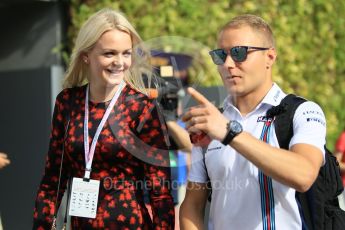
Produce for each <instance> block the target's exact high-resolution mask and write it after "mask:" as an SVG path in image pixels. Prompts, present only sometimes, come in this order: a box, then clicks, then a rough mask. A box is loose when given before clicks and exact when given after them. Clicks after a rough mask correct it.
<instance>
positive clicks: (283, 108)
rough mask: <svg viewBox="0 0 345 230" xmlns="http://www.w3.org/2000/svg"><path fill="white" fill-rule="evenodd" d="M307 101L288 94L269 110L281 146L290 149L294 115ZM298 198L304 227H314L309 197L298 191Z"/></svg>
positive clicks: (268, 113) (268, 114)
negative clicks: (273, 118)
mask: <svg viewBox="0 0 345 230" xmlns="http://www.w3.org/2000/svg"><path fill="white" fill-rule="evenodd" d="M305 101H306V99H304V98H302V97H298V96H296V95H294V94H288V95H287V96H286V97H285V98H283V100H282V101H281V102H280V104H279V105H278V106H274V107H272V108H271V109H270V110H268V111H267V116H268V117H275V120H274V126H275V132H276V136H277V139H278V143H279V146H280V148H283V149H286V150H288V149H289V144H290V140H291V138H292V136H293V117H294V115H295V112H296V109H297V108H298V106H299V105H301V104H302V103H303V102H305ZM296 200H297V203H298V206H299V207H298V208H299V210H300V213H301V214H302V216H303V218H302V221H303V229H314V228H313V224H312V223H313V221H312V219H313V218H312V214H311V212H310V207H309V203H310V201H309V200H308V197H307V196H306V195H305V194H301V193H298V192H296Z"/></svg>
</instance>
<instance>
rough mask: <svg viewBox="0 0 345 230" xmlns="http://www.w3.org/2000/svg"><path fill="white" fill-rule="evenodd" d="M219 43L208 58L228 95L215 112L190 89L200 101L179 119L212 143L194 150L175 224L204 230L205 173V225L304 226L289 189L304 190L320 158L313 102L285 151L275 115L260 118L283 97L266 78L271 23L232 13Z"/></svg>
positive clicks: (271, 56)
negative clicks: (204, 135)
mask: <svg viewBox="0 0 345 230" xmlns="http://www.w3.org/2000/svg"><path fill="white" fill-rule="evenodd" d="M217 46H218V49H216V50H213V51H211V52H210V55H211V58H212V60H213V62H214V63H215V64H216V65H217V67H218V71H219V73H220V75H221V77H222V80H223V83H224V86H225V88H226V90H227V91H228V94H229V95H228V97H227V98H226V99H225V100H224V106H223V108H224V112H223V113H221V112H219V110H218V109H217V108H216V107H215V106H214V105H212V104H211V103H210V102H209V101H208V100H207V99H206V98H205V97H203V96H202V95H201V94H199V93H198V92H197V91H195V90H194V89H191V88H189V93H190V94H191V96H192V97H193V98H194V99H195V100H196V101H197V102H198V103H199V105H198V106H196V107H193V108H191V109H190V110H189V111H188V112H187V113H186V114H185V115H184V116H183V120H184V121H185V122H186V126H187V129H188V131H189V133H190V134H191V135H193V134H195V133H198V132H204V133H206V134H207V135H208V136H209V138H210V139H211V141H210V143H208V144H207V145H204V146H194V147H193V150H192V165H191V171H190V174H189V178H188V180H189V183H188V186H187V187H188V189H187V193H186V197H185V200H184V201H183V204H182V206H181V210H180V222H181V228H182V229H187V230H193V229H203V224H204V223H203V222H204V208H205V204H206V201H207V197H208V191H207V182H208V178H210V181H211V184H212V201H211V204H210V214H209V221H208V228H209V229H215V230H223V229H241V230H253V229H260V230H262V229H264V230H265V229H269V230H274V229H279V230H280V229H284V230H285V229H288V230H290V229H291V230H296V229H302V226H303V224H302V218H301V216H300V212H299V207H298V204H297V202H296V199H295V192H296V191H300V192H304V191H306V190H308V188H309V187H310V186H311V185H312V184H313V182H314V181H315V179H316V177H317V175H318V172H319V169H320V166H321V165H322V164H323V162H324V154H325V153H324V144H325V136H326V121H325V117H324V113H323V111H322V109H321V108H320V107H319V106H318V105H317V104H315V103H314V102H310V101H308V102H305V103H302V104H301V105H300V106H299V107H298V109H297V110H296V112H295V115H294V118H293V132H294V134H293V136H292V139H291V141H290V145H289V150H284V149H280V148H279V144H278V141H277V137H276V134H275V130H274V123H273V119H269V118H267V117H266V112H267V111H268V110H269V109H270V108H272V106H277V105H278V104H279V103H280V101H281V100H282V99H283V98H284V97H285V96H286V94H285V93H284V92H283V91H282V90H281V89H280V88H279V86H278V85H277V84H275V83H274V82H273V80H272V67H273V64H274V62H275V61H276V51H275V44H274V37H273V34H272V31H271V29H270V27H269V25H268V24H267V23H266V22H265V21H264V20H263V19H261V18H260V17H257V16H254V15H242V16H238V17H236V18H234V19H232V20H231V21H230V22H228V23H227V24H226V25H225V26H224V27H223V28H222V29H221V31H220V33H219V35H218V42H217ZM196 145H198V143H197V144H196Z"/></svg>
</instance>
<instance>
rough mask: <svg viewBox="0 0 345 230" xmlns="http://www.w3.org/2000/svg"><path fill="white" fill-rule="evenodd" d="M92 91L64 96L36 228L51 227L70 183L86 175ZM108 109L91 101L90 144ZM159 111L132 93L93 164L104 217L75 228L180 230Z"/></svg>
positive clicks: (76, 220)
mask: <svg viewBox="0 0 345 230" xmlns="http://www.w3.org/2000/svg"><path fill="white" fill-rule="evenodd" d="M85 91H86V86H82V87H75V88H69V89H65V90H63V91H62V92H61V93H60V94H59V95H58V96H57V98H56V103H55V109H54V114H53V119H52V130H51V136H50V144H49V151H48V156H47V159H46V165H45V172H44V175H43V178H42V181H41V184H40V186H39V189H38V193H37V198H36V203H35V210H34V223H33V229H42V230H43V229H50V228H51V225H52V221H53V215H54V213H55V210H56V209H57V208H58V207H59V205H60V202H61V199H62V195H63V193H64V191H65V189H66V185H67V181H68V179H69V178H73V177H79V178H82V177H83V175H84V172H85V156H84V137H83V131H84V114H85V113H84V105H85V104H84V103H85V93H86V92H85ZM108 104H109V102H102V103H94V102H92V101H89V123H88V128H89V144H91V142H92V139H93V136H94V134H95V132H96V129H97V127H98V125H99V123H100V121H101V119H102V117H103V114H104V113H105V110H106V109H107V106H108ZM158 111H159V109H158V107H157V105H156V103H155V102H154V101H152V100H151V99H149V98H148V97H147V96H145V95H144V94H142V93H139V92H138V91H136V90H134V89H133V88H131V87H130V86H128V85H126V86H125V87H124V89H123V90H122V92H121V95H120V97H119V98H118V100H117V102H116V104H115V106H114V108H113V110H112V112H111V113H110V116H109V117H108V119H107V122H106V123H105V125H104V127H103V129H102V131H101V133H100V136H99V138H98V142H97V145H96V149H95V154H94V158H93V162H92V172H91V177H90V178H91V179H94V180H99V181H100V189H99V198H98V207H97V215H96V218H95V219H89V218H83V217H72V218H71V228H72V229H174V221H175V220H174V204H173V199H172V196H171V193H170V185H171V183H170V168H169V153H168V150H167V140H166V139H167V138H166V137H167V129H166V125H165V123H164V120H163V119H162V116H161V115H160V114H159V112H158ZM63 145H64V156H63V157H62V152H63ZM62 159H63V163H62V173H61V175H62V176H61V186H60V190H59V194H58V199H57V189H58V182H59V172H60V165H61V160H62ZM144 189H146V190H147V191H148V194H149V198H150V204H151V207H152V215H153V218H152V219H151V217H150V215H149V213H148V210H147V209H146V207H145V203H144V195H143V190H144ZM56 199H57V200H58V202H57V205H55V203H56Z"/></svg>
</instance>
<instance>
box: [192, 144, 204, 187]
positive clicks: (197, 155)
mask: <svg viewBox="0 0 345 230" xmlns="http://www.w3.org/2000/svg"><path fill="white" fill-rule="evenodd" d="M191 161H192V163H191V167H190V171H189V174H188V180H189V181H190V182H197V183H207V181H208V177H207V173H206V170H205V164H204V160H203V153H202V148H201V147H196V146H193V148H192V157H191Z"/></svg>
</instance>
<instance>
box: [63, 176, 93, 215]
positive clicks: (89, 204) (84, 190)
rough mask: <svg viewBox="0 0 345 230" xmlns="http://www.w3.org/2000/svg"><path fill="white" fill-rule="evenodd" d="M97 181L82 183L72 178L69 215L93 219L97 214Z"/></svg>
mask: <svg viewBox="0 0 345 230" xmlns="http://www.w3.org/2000/svg"><path fill="white" fill-rule="evenodd" d="M99 184H100V183H99V180H89V181H84V180H83V179H82V178H76V177H74V178H73V181H72V189H71V195H70V202H69V215H71V216H78V217H87V218H95V217H96V213H97V203H98V193H99Z"/></svg>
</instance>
